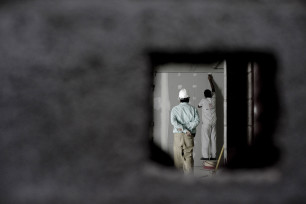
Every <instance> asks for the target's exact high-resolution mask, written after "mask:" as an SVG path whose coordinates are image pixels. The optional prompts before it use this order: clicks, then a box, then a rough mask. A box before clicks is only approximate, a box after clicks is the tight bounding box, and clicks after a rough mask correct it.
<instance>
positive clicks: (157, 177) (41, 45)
mask: <svg viewBox="0 0 306 204" xmlns="http://www.w3.org/2000/svg"><path fill="white" fill-rule="evenodd" d="M305 19H306V5H305V3H303V1H295V0H293V1H283V0H279V1H276V0H273V1H265V0H262V1H253V2H246V1H242V0H235V1H231V2H228V1H211V0H205V1H197V0H192V1H171V0H165V1H154V2H150V1H136V0H127V1H79V0H65V1H31V0H27V1H18V0H14V1H2V2H1V4H0V46H1V49H0V52H1V54H0V62H1V63H0V64H1V69H0V119H1V122H0V161H1V163H0V164H1V166H0V179H1V187H0V188H1V189H0V201H1V203H14V204H15V203H31V204H33V203H176V204H179V203H199V202H201V203H202V202H204V201H205V202H207V203H302V202H305V201H304V200H305V197H306V196H305V190H306V188H305V187H306V178H305V176H304V174H305V167H306V163H305V159H304V155H305V154H306V148H305V145H306V138H305V97H306V92H305V87H306V80H305V79H304V78H305V75H306V74H305V64H306V57H305V53H306V52H305V51H306V50H305V47H306V40H305V36H306V21H305ZM213 50H220V51H223V52H229V53H230V52H235V51H241V50H245V51H253V52H268V53H270V54H272V55H273V56H275V58H276V61H277V73H276V79H277V89H278V91H279V95H280V98H279V100H280V101H279V102H280V106H281V112H280V116H279V121H278V126H277V128H276V131H275V136H274V138H275V142H276V144H277V145H278V147H279V148H280V151H281V160H280V161H279V162H278V163H277V164H276V165H274V166H272V167H271V168H268V169H259V170H243V169H241V170H236V171H229V172H227V173H225V175H223V176H222V177H221V176H220V177H215V178H213V179H208V180H206V181H204V182H203V181H198V180H194V179H192V178H183V177H182V175H180V174H178V173H176V171H174V170H173V169H171V168H165V167H162V166H161V165H158V164H155V163H153V162H151V161H150V160H149V148H148V138H149V128H148V127H149V122H150V119H151V118H150V117H151V114H152V110H151V106H150V105H151V98H150V91H151V87H150V83H151V80H152V79H151V68H152V67H151V61H150V59H149V53H150V52H152V51H157V52H159V53H163V52H167V53H169V52H170V53H171V52H184V53H197V52H205V51H207V52H209V51H213ZM266 88H267V89H268V88H269V87H266Z"/></svg>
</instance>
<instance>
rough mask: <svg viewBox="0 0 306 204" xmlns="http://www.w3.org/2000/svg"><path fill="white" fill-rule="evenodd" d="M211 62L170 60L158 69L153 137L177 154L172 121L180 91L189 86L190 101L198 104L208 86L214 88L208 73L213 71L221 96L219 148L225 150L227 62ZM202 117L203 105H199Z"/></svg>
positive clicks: (198, 136)
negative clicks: (171, 112) (175, 61)
mask: <svg viewBox="0 0 306 204" xmlns="http://www.w3.org/2000/svg"><path fill="white" fill-rule="evenodd" d="M216 65H217V64H216V63H215V64H210V65H188V64H185V65H181V64H180V65H179V64H168V65H164V66H160V67H158V68H157V69H156V71H157V72H156V75H155V78H154V79H155V80H154V83H155V89H154V102H153V104H154V128H153V139H154V141H155V143H156V144H157V145H159V146H160V147H161V148H162V149H163V150H164V151H166V152H168V153H169V154H170V155H173V133H172V130H173V126H172V125H171V122H170V111H171V109H172V108H173V107H174V106H176V105H177V104H179V101H178V93H179V90H180V89H181V88H186V89H187V90H188V92H189V96H190V102H189V103H190V104H191V105H193V106H195V107H197V106H198V104H199V102H200V100H201V99H202V98H203V97H204V95H203V92H204V90H205V89H211V87H210V85H209V82H208V79H207V77H208V73H212V74H213V78H214V83H215V88H216V96H217V151H218V154H219V152H220V151H221V148H222V144H223V96H224V94H223V90H224V69H223V66H224V63H221V64H219V65H218V66H217V68H215V67H216ZM198 111H199V116H200V118H201V121H202V113H201V111H202V110H201V109H198ZM194 158H195V165H196V166H199V165H202V162H201V160H200V158H201V124H200V125H199V126H198V127H197V133H196V137H195V148H194Z"/></svg>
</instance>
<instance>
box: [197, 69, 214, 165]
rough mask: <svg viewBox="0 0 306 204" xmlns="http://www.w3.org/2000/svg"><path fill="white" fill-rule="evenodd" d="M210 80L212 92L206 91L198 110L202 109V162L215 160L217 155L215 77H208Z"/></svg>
mask: <svg viewBox="0 0 306 204" xmlns="http://www.w3.org/2000/svg"><path fill="white" fill-rule="evenodd" d="M208 80H209V83H210V86H211V89H212V91H210V90H209V89H206V90H205V91H204V98H203V99H202V100H201V101H200V103H199V105H198V108H202V128H201V140H202V158H201V160H215V159H216V156H217V155H216V154H217V147H216V138H217V133H216V122H217V116H216V94H215V87H214V83H213V77H212V75H211V74H209V75H208Z"/></svg>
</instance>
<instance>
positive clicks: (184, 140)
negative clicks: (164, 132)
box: [173, 133, 194, 174]
mask: <svg viewBox="0 0 306 204" xmlns="http://www.w3.org/2000/svg"><path fill="white" fill-rule="evenodd" d="M193 138H194V135H191V136H187V135H186V134H185V133H174V140H173V157H174V165H175V167H176V168H178V169H182V170H183V171H184V173H185V174H192V173H193V163H194V161H193V147H194V141H193Z"/></svg>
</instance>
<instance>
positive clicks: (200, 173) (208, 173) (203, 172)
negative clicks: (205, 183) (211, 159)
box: [193, 165, 222, 179]
mask: <svg viewBox="0 0 306 204" xmlns="http://www.w3.org/2000/svg"><path fill="white" fill-rule="evenodd" d="M193 172H194V176H195V177H197V178H199V179H205V178H209V177H212V176H216V175H220V173H222V168H218V170H217V171H216V172H215V171H214V170H208V169H204V167H203V165H201V166H194V171H193Z"/></svg>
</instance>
